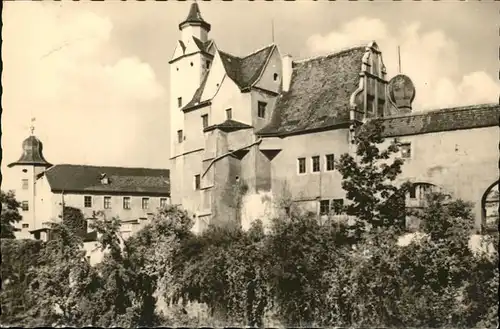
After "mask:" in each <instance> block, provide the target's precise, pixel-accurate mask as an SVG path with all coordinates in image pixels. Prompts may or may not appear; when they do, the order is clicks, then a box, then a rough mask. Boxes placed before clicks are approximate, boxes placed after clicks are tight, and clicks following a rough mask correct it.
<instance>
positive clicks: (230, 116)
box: [226, 109, 233, 120]
mask: <svg viewBox="0 0 500 329" xmlns="http://www.w3.org/2000/svg"><path fill="white" fill-rule="evenodd" d="M232 118H233V110H232V109H227V110H226V119H228V120H231V119H232Z"/></svg>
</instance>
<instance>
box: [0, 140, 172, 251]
mask: <svg viewBox="0 0 500 329" xmlns="http://www.w3.org/2000/svg"><path fill="white" fill-rule="evenodd" d="M9 167H10V168H12V169H11V172H12V174H13V175H16V176H17V177H18V181H19V188H17V189H15V192H16V198H17V199H18V201H19V202H20V203H21V215H22V221H21V222H20V223H18V224H17V226H18V227H16V228H17V232H16V237H17V238H35V239H44V240H45V239H47V237H48V236H47V234H48V231H49V226H48V225H47V224H48V223H50V222H54V221H59V220H60V219H61V218H62V216H63V207H64V206H65V207H73V208H77V209H80V210H81V211H82V213H83V215H84V217H85V219H87V220H92V219H93V218H95V214H96V213H97V212H103V213H104V215H105V216H106V217H107V218H111V217H118V218H119V219H120V220H121V222H122V232H121V234H122V236H123V237H124V238H127V237H128V236H129V235H130V234H132V233H133V232H135V231H137V230H138V229H139V228H140V227H142V225H143V224H144V223H145V222H147V220H148V219H150V217H151V216H152V215H153V213H154V212H155V211H156V209H158V208H160V207H163V206H165V205H167V204H168V203H169V202H170V185H169V170H167V169H150V168H126V167H108V166H89V165H71V164H59V165H52V164H50V163H49V162H47V161H46V160H45V158H44V156H43V144H42V142H41V141H40V140H39V139H38V138H36V137H35V136H34V135H31V136H29V137H28V138H27V139H26V140H25V141H24V142H23V154H22V156H21V157H20V159H19V160H18V161H16V162H13V163H11V164H9ZM96 238H97V235H96V233H95V232H92V231H91V230H90V229H88V231H87V236H86V237H85V241H86V242H92V241H95V239H96Z"/></svg>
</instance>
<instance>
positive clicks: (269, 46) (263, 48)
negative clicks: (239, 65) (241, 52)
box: [241, 42, 276, 59]
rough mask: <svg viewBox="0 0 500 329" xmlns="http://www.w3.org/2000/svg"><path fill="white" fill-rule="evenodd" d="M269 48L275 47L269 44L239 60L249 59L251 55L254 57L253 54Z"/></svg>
mask: <svg viewBox="0 0 500 329" xmlns="http://www.w3.org/2000/svg"><path fill="white" fill-rule="evenodd" d="M271 47H276V44H275V43H274V42H273V43H271V44H268V45H267V46H264V47H260V48H259V49H257V50H254V51H253V52H251V53H250V54H248V55H245V57H242V58H241V59H245V58H247V57H250V56H252V55H255V54H257V53H259V52H261V51H264V50H266V49H267V48H271Z"/></svg>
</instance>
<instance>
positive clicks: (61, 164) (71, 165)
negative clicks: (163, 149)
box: [46, 163, 170, 171]
mask: <svg viewBox="0 0 500 329" xmlns="http://www.w3.org/2000/svg"><path fill="white" fill-rule="evenodd" d="M57 166H70V167H91V168H120V169H148V170H170V169H165V168H151V167H124V166H109V165H102V166H100V165H86V164H75V163H58V164H56V165H53V166H52V167H50V168H49V169H47V170H46V171H48V170H50V169H52V168H54V167H57Z"/></svg>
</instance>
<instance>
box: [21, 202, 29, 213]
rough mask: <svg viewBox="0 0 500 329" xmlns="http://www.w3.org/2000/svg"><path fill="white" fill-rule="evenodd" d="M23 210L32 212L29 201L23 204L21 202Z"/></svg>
mask: <svg viewBox="0 0 500 329" xmlns="http://www.w3.org/2000/svg"><path fill="white" fill-rule="evenodd" d="M21 208H22V209H23V211H28V210H30V207H29V204H28V201H23V202H21Z"/></svg>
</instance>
